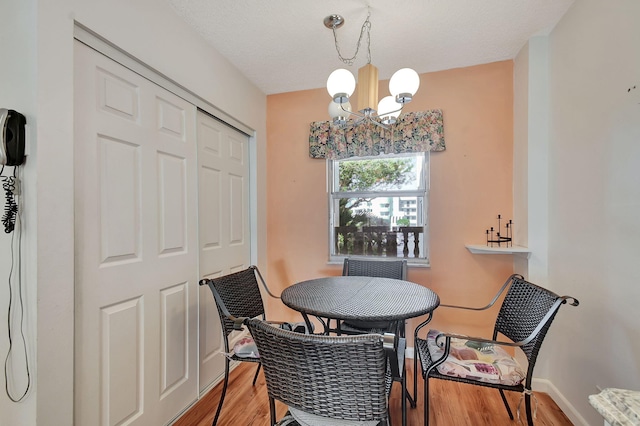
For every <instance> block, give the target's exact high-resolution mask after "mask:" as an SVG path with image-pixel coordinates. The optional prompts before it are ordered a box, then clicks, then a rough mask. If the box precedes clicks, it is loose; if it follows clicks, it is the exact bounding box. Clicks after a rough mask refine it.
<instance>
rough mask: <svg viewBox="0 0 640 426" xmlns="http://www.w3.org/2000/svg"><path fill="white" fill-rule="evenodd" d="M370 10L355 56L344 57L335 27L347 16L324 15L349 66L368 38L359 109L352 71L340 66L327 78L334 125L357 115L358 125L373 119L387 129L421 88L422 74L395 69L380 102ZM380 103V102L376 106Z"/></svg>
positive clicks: (360, 83)
mask: <svg viewBox="0 0 640 426" xmlns="http://www.w3.org/2000/svg"><path fill="white" fill-rule="evenodd" d="M370 16H371V13H368V14H367V19H366V20H365V21H364V23H363V24H362V29H361V31H360V37H359V38H358V44H357V45H356V51H355V54H354V55H353V57H351V58H344V57H343V56H342V54H341V53H340V46H339V45H338V36H337V34H336V29H338V28H340V27H341V26H342V25H343V24H344V18H343V17H342V16H340V15H329V16H327V17H326V18H324V25H325V27H327V28H329V29H331V30H332V31H333V39H334V42H335V46H336V51H337V52H338V57H339V58H340V60H341V61H342V62H343V63H345V64H346V65H353V62H354V60H355V59H356V57H357V55H358V52H359V50H360V47H361V44H362V39H363V37H364V36H365V35H366V38H367V64H366V65H365V66H363V67H362V68H360V69H358V109H357V111H352V108H351V103H350V102H349V99H350V97H351V95H352V94H353V92H354V91H355V89H356V80H355V77H354V76H353V74H352V73H351V71H349V70H347V69H344V68H339V69H337V70H335V71H333V72H332V73H331V74H330V75H329V78H328V79H327V91H328V92H329V95H330V96H331V98H332V100H331V102H330V103H329V116H330V117H331V119H332V121H333V124H336V125H340V126H344V125H346V124H347V120H348V117H350V116H354V117H356V121H355V124H359V123H362V122H364V121H370V122H372V123H373V124H375V125H377V126H380V127H382V128H385V129H388V128H389V127H388V126H389V125H391V124H394V123H395V122H396V120H397V118H398V116H399V115H400V113H401V112H402V108H403V107H404V105H405V104H407V103H409V102H411V100H412V99H413V95H415V93H416V92H417V91H418V87H420V76H418V73H417V72H415V71H414V70H412V69H411V68H402V69H400V70H398V71H396V72H395V73H394V74H393V76H391V79H390V80H389V92H390V93H391V96H386V97H384V98H382V99H381V100H380V102H378V68H376V67H375V66H373V65H372V64H371V36H370V32H371V21H370V20H369V18H370ZM376 103H377V105H376Z"/></svg>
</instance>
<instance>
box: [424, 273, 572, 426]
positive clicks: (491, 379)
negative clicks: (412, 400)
mask: <svg viewBox="0 0 640 426" xmlns="http://www.w3.org/2000/svg"><path fill="white" fill-rule="evenodd" d="M507 288H508V291H507V294H506V295H505V297H504V301H503V302H502V306H501V308H500V311H499V312H498V315H497V318H496V321H495V325H494V331H493V337H492V338H491V339H485V338H480V337H469V336H462V335H457V334H450V333H441V332H439V331H437V330H430V331H429V333H427V338H426V339H422V338H419V337H418V334H419V331H420V330H421V329H422V327H424V326H425V325H426V324H425V323H423V324H420V325H419V326H418V327H417V328H416V330H415V334H414V339H415V340H414V342H415V348H416V351H417V354H418V358H419V360H420V364H421V369H422V376H423V378H424V424H425V426H426V425H428V424H429V379H444V380H452V381H456V382H461V383H468V384H472V385H478V386H486V387H491V388H496V389H498V390H499V391H500V396H501V397H502V401H503V402H504V405H505V407H506V409H507V413H508V414H509V417H510V418H511V420H513V413H512V412H511V408H510V407H509V404H508V402H507V399H506V397H505V394H504V391H505V390H507V391H513V392H519V393H521V394H522V396H521V400H522V398H524V401H525V410H526V416H527V422H528V424H529V426H532V425H533V417H532V415H531V396H532V395H533V393H532V390H531V381H532V378H533V369H534V367H535V365H536V360H537V358H538V353H539V351H540V347H541V345H542V342H543V340H544V338H545V336H546V334H547V331H548V330H549V327H550V325H551V322H552V321H553V319H554V318H555V316H556V313H557V312H558V310H559V308H560V306H561V305H563V304H565V303H567V302H569V304H570V305H572V306H578V303H579V302H578V300H577V299H575V298H573V297H571V296H558V295H557V294H555V293H553V292H551V291H549V290H547V289H544V288H542V287H538V286H537V285H535V284H532V283H530V282H528V281H526V280H525V279H524V278H523V277H522V276H521V275H517V274H514V275H511V276H510V277H509V278H508V279H507V281H506V282H505V283H504V285H503V286H502V287H501V288H500V290H499V291H498V294H496V296H495V297H494V298H493V300H492V301H491V302H490V303H489V304H488V305H487V306H485V307H483V308H469V307H463V306H453V305H443V304H441V305H440V306H441V307H446V308H454V309H467V310H474V311H482V310H485V309H488V308H490V307H492V306H493V305H494V304H495V302H496V301H497V300H498V298H499V297H500V295H501V294H502V293H503V292H504V290H505V289H507ZM498 334H501V335H503V336H506V337H507V338H508V339H509V340H510V341H499V340H497V339H498ZM502 346H506V347H515V348H520V349H521V350H522V351H523V352H524V354H525V356H526V358H527V361H528V367H527V369H526V371H524V370H518V369H516V367H517V362H516V361H515V359H513V358H512V357H510V356H509V354H508V353H507V352H506V351H504V350H503V349H502ZM474 350H475V351H478V352H477V353H479V354H482V357H481V358H482V361H477V362H474V361H465V360H468V359H470V358H471V359H474V356H469V355H470V354H472V353H473V351H474ZM463 352H464V354H463ZM456 355H458V356H456ZM488 357H491V358H492V359H493V362H492V361H491V360H488V359H487V358H488ZM475 359H480V358H478V357H475ZM460 366H462V368H460ZM416 374H417V373H416V371H415V370H414V397H417V395H416V393H417V387H416V385H415V383H416V380H415V379H416ZM482 380H485V381H482ZM519 408H520V404H518V417H519V416H520V410H519Z"/></svg>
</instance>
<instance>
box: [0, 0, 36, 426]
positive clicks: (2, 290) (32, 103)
mask: <svg viewBox="0 0 640 426" xmlns="http://www.w3.org/2000/svg"><path fill="white" fill-rule="evenodd" d="M35 22H36V1H35V0H24V1H19V2H1V3H0V56H1V59H0V62H1V63H2V66H1V68H0V108H8V109H13V110H16V111H18V112H20V113H22V114H23V115H25V117H26V119H27V123H28V125H29V126H30V127H31V129H30V130H34V129H35V126H32V124H33V123H34V119H35V115H36V87H35V75H36V60H35V59H36V54H35V44H36V31H35ZM29 137H30V140H29V141H28V143H30V144H31V145H33V143H34V140H35V131H29ZM32 153H33V154H35V153H34V152H33V151H32ZM35 160H36V158H35V155H30V156H29V158H28V159H27V162H26V163H25V165H24V166H22V167H21V168H20V171H19V173H20V174H21V175H22V176H23V177H24V176H25V175H27V176H33V174H34V171H35V167H36V161H35ZM11 173H13V167H9V168H5V171H4V175H5V176H7V175H9V174H11ZM21 188H22V195H21V196H20V198H18V204H19V206H20V209H21V210H22V213H21V217H22V223H23V226H22V228H23V231H22V262H23V268H22V294H23V297H24V308H25V311H24V314H25V320H26V322H25V323H24V327H22V329H23V330H24V333H25V337H26V341H27V354H28V358H29V369H30V373H31V375H32V378H33V377H35V375H36V373H37V371H36V365H35V353H36V352H35V351H36V340H35V336H36V332H35V319H36V281H35V273H34V272H35V264H36V258H35V236H36V232H35V231H36V228H35V226H34V224H35V212H36V208H35V207H36V205H35V202H36V197H35V188H36V183H35V181H34V180H33V179H24V178H23V179H22V185H21ZM0 203H1V205H0V215H2V214H4V205H5V196H4V191H0ZM17 235H18V233H17V232H14V234H5V232H4V228H2V230H1V231H0V318H2V319H1V320H0V359H1V360H2V365H3V370H4V359H5V357H6V356H7V351H8V350H9V342H8V332H7V309H8V299H9V283H8V279H9V271H10V269H11V261H10V256H11V254H10V248H11V240H12V236H16V238H17ZM14 247H15V249H16V255H17V249H18V246H17V240H15V239H14ZM17 266H18V264H17V262H16V263H14V268H17ZM15 272H17V271H15ZM15 272H14V274H13V285H12V288H13V302H14V303H13V312H15V313H17V314H18V316H15V315H14V316H13V318H12V337H13V345H14V346H13V349H12V361H13V362H12V368H11V369H10V379H9V383H10V384H11V385H10V386H11V394H12V396H13V397H14V398H16V397H20V396H21V395H22V393H23V392H24V390H25V389H26V385H27V376H26V364H25V356H24V347H23V345H22V337H21V335H20V334H21V327H20V304H19V302H18V294H17V292H18V291H19V287H18V281H17V278H18V277H19V275H18V274H16V273H15ZM1 383H2V385H1V386H0V388H1V389H2V391H0V413H2V414H1V415H0V425H5V424H6V425H10V424H21V425H31V424H34V423H35V407H36V388H35V383H32V385H33V386H32V387H31V390H30V391H29V393H28V394H27V396H26V397H25V399H24V400H23V401H22V402H20V403H17V404H16V403H13V402H11V400H10V399H9V398H8V396H7V395H6V393H5V390H4V374H3V379H2V381H1ZM5 421H7V423H5Z"/></svg>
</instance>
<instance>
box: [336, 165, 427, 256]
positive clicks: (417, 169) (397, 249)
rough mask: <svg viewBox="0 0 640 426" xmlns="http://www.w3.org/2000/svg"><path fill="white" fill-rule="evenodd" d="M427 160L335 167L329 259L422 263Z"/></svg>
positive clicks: (424, 254)
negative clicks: (396, 259)
mask: <svg viewBox="0 0 640 426" xmlns="http://www.w3.org/2000/svg"><path fill="white" fill-rule="evenodd" d="M426 165H427V164H426V155H425V154H423V153H419V154H410V155H405V156H394V157H376V158H364V159H345V160H336V161H334V162H333V185H332V188H333V190H332V203H331V212H330V213H331V217H332V226H333V232H332V250H331V254H332V256H342V255H364V256H383V257H416V258H418V257H419V258H422V259H424V258H425V256H426V250H425V249H424V247H425V239H426V238H425V235H424V229H425V227H424V225H425V216H426V211H425V208H424V206H425V201H426V178H425V173H426V171H425V169H426Z"/></svg>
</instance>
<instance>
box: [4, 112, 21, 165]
mask: <svg viewBox="0 0 640 426" xmlns="http://www.w3.org/2000/svg"><path fill="white" fill-rule="evenodd" d="M26 124H27V120H26V118H25V117H24V115H22V114H20V113H19V112H17V111H14V110H12V109H6V108H0V166H19V165H21V164H22V163H23V162H24V147H25V126H26Z"/></svg>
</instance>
